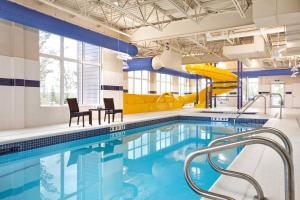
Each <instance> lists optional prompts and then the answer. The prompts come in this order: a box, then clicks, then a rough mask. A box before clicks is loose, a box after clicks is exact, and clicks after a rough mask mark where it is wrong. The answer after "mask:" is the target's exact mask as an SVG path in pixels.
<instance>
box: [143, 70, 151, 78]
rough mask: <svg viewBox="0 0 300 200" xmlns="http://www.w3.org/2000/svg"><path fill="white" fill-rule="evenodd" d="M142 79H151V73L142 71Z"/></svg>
mask: <svg viewBox="0 0 300 200" xmlns="http://www.w3.org/2000/svg"><path fill="white" fill-rule="evenodd" d="M142 78H143V79H149V72H148V71H142Z"/></svg>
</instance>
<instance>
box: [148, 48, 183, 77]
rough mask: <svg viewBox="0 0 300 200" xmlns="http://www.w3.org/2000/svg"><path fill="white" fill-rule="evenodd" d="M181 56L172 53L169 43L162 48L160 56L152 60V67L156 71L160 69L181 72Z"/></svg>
mask: <svg viewBox="0 0 300 200" xmlns="http://www.w3.org/2000/svg"><path fill="white" fill-rule="evenodd" d="M181 65H182V60H181V54H180V53H178V52H176V51H174V50H173V49H172V48H171V46H170V45H169V43H167V44H166V45H165V47H164V51H163V53H162V54H161V55H158V56H155V57H153V59H152V67H153V69H155V70H158V69H160V68H162V67H164V68H169V69H173V70H176V71H182V67H181Z"/></svg>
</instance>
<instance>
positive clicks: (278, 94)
mask: <svg viewBox="0 0 300 200" xmlns="http://www.w3.org/2000/svg"><path fill="white" fill-rule="evenodd" d="M273 95H277V96H279V97H280V119H282V106H283V97H282V95H281V94H280V93H270V96H271V97H272V96H273Z"/></svg>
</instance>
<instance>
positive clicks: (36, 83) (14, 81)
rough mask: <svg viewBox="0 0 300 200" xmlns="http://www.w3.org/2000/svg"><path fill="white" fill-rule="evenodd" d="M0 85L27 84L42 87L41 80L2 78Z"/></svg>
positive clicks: (27, 85) (26, 85)
mask: <svg viewBox="0 0 300 200" xmlns="http://www.w3.org/2000/svg"><path fill="white" fill-rule="evenodd" d="M0 86H25V87H40V81H36V80H25V79H11V78H0Z"/></svg>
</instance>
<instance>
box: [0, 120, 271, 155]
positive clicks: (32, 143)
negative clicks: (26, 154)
mask: <svg viewBox="0 0 300 200" xmlns="http://www.w3.org/2000/svg"><path fill="white" fill-rule="evenodd" d="M176 120H181V121H188V120H197V121H214V122H216V121H222V122H224V121H226V122H229V123H233V120H234V119H233V118H213V117H200V116H173V117H166V118H160V119H153V120H148V121H142V122H133V123H128V124H126V125H125V129H124V130H130V129H135V128H140V127H144V126H152V125H155V124H160V123H165V122H170V121H176ZM267 121H268V119H248V118H239V119H237V121H236V122H237V123H252V124H265V123H266V122H267ZM116 126H117V125H116ZM124 130H121V131H124ZM119 131H120V130H118V131H112V130H111V127H105V128H97V129H93V130H85V131H80V132H79V131H77V132H73V133H67V134H62V135H55V136H49V137H45V138H38V139H33V140H26V141H20V142H13V143H8V144H1V145H0V155H6V154H11V153H16V152H22V151H27V150H32V149H36V148H41V147H46V146H51V145H55V144H60V143H65V142H70V141H74V140H80V139H84V138H90V137H95V136H100V135H106V134H107V135H109V134H113V133H116V132H119Z"/></svg>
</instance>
